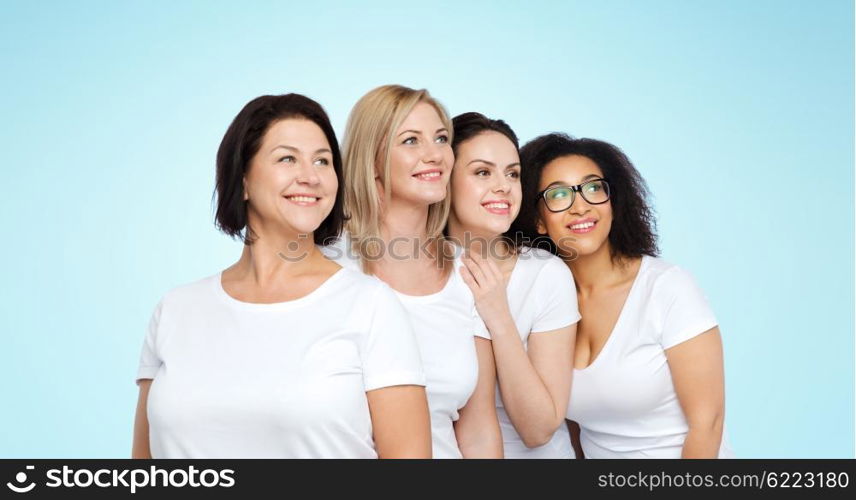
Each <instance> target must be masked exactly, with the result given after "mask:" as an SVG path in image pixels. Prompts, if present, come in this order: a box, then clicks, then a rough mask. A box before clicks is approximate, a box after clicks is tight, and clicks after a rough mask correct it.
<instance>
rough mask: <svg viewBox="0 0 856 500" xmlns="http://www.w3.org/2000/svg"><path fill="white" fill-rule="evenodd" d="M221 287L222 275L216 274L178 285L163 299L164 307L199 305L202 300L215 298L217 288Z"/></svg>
mask: <svg viewBox="0 0 856 500" xmlns="http://www.w3.org/2000/svg"><path fill="white" fill-rule="evenodd" d="M219 286H221V285H220V273H219V272H218V273H215V274H212V275H210V276H206V277H205V278H202V279H198V280H196V281H192V282H190V283H185V284H182V285H178V286H176V287H174V288H172V289H170V290H169V291H167V292H166V293H165V294H163V297H162V298H161V304H163V305H176V304H177V305H184V304H188V303H198V302H199V301H200V300H205V299H207V298H212V297H214V296H215V294H214V292H215V291H216V289H217V288H216V287H219Z"/></svg>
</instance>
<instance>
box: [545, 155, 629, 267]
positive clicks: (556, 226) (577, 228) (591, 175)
mask: <svg viewBox="0 0 856 500" xmlns="http://www.w3.org/2000/svg"><path fill="white" fill-rule="evenodd" d="M600 177H603V172H602V171H601V169H600V167H598V165H597V163H595V162H594V161H592V160H591V159H589V158H587V157H585V156H580V155H570V156H563V157H561V158H556V159H555V160H553V161H551V162H550V163H548V164H547V165H546V166H545V167H544V170H542V171H541V180H540V181H539V183H538V191H539V192H541V191H543V190H544V189H547V188H550V187H553V186H576V185H578V184H582V183H583V182H586V181H588V180H591V179H596V178H600ZM611 227H612V202H611V201H607V202H606V203H602V204H599V205H592V204H590V203H588V202H587V201H586V200H584V199H583V197H582V196H580V194H579V193H576V195H575V196H574V203H573V205H571V207H570V208H568V209H567V210H564V211H562V212H551V211H549V210H547V207H546V205H545V203H544V200H543V199H539V201H538V223H537V225H536V228H537V230H538V233H539V234H546V235H548V236H549V237H550V239H552V240H553V242H554V243H555V244H556V247H557V248H558V249H559V253H560V254H561V255H562V256H563V257H566V258H568V257H573V256H587V255H591V254H593V253H595V252H597V251H598V250H606V251H609V230H610V228H611Z"/></svg>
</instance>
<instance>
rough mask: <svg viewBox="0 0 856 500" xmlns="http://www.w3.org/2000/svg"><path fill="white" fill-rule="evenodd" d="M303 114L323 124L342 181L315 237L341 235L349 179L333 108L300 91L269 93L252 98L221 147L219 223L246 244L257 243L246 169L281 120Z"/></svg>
mask: <svg viewBox="0 0 856 500" xmlns="http://www.w3.org/2000/svg"><path fill="white" fill-rule="evenodd" d="M289 118H300V119H305V120H309V121H311V122H313V123H314V124H316V125H318V127H320V128H321V130H322V131H323V132H324V135H325V136H326V137H327V142H328V143H330V151H331V152H332V156H333V168H334V170H335V172H336V178H337V179H338V180H339V187H338V189H337V190H336V201H335V202H334V204H333V210H332V211H331V212H330V215H328V216H327V218H325V219H324V221H322V222H321V225H320V226H319V227H318V229H316V230H315V233H314V240H315V243H316V244H318V245H325V244H327V243H330V242H331V241H332V240H335V239H336V238H338V237H339V234H340V233H341V232H342V225H343V224H344V221H345V210H344V182H342V179H343V178H342V154H341V153H340V152H339V143H338V141H337V140H336V132H334V131H333V126H332V125H331V124H330V119H329V118H328V117H327V113H326V112H325V111H324V108H322V107H321V105H320V104H318V103H317V102H315V101H313V100H312V99H310V98H308V97H306V96H303V95H300V94H285V95H263V96H261V97H256V98H255V99H253V100H252V101H250V102H248V103H247V105H246V106H244V108H243V109H242V110H241V112H240V113H238V116H236V117H235V119H234V120H233V121H232V124H231V125H229V129H228V130H226V134H225V135H224V136H223V140H222V141H221V142H220V149H218V150H217V181H216V187H215V189H214V196H215V197H216V199H217V210H216V215H215V225H216V226H217V228H218V229H220V230H221V231H223V232H224V233H226V234H228V235H229V236H231V237H233V238H240V239H241V240H243V242H244V244H247V245H249V244H251V243H252V242H253V238H252V237H251V233H252V229H251V228H249V227H248V225H247V223H248V221H247V203H246V201H245V200H244V185H243V179H244V175H245V174H246V173H247V171H248V169H249V166H250V161H251V160H252V159H253V157H254V156H255V155H256V153H258V151H259V147H260V146H261V142H262V138H263V137H264V135H265V133H266V132H267V131H268V129H269V128H270V126H271V125H272V124H273V123H274V122H277V121H280V120H286V119H289Z"/></svg>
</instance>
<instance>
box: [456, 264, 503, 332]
mask: <svg viewBox="0 0 856 500" xmlns="http://www.w3.org/2000/svg"><path fill="white" fill-rule="evenodd" d="M461 261H462V262H463V263H464V267H461V268H460V269H459V271H460V273H461V277H463V279H464V282H465V283H466V284H467V286H469V287H470V290H471V291H472V292H473V297H474V298H475V302H476V310H478V313H479V316H481V318H482V320H483V321H484V322H485V324H486V325H487V326H488V329H490V326H491V323H495V322H496V321H499V320H502V319H505V317H506V316H509V315H510V314H511V312H510V311H509V308H508V294H507V292H506V286H507V284H508V281H507V280H506V278H505V276H504V275H503V274H502V271H500V270H499V267H498V266H497V265H496V263H494V262H493V261H492V260H490V259H486V258H484V257H482V256H480V255H478V252H473V253H470V252H469V251H468V252H466V253H465V254H464V255H463V256H462V257H461Z"/></svg>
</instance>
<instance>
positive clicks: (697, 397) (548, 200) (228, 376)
mask: <svg viewBox="0 0 856 500" xmlns="http://www.w3.org/2000/svg"><path fill="white" fill-rule="evenodd" d="M646 196H647V189H646V186H645V183H644V180H643V179H642V177H641V176H640V175H639V173H638V171H637V170H636V169H635V168H634V166H633V164H632V163H631V162H630V160H629V159H628V158H627V157H626V156H625V155H624V154H623V153H622V152H621V151H620V150H619V149H618V148H616V147H615V146H613V145H611V144H608V143H605V142H602V141H598V140H593V139H577V138H573V137H570V136H568V135H565V134H561V133H550V134H547V135H543V136H540V137H537V138H536V139H533V140H532V141H530V142H529V143H527V144H526V145H524V146H523V147H522V148H520V147H519V144H518V139H517V136H516V135H515V133H514V132H513V130H512V129H511V128H510V127H509V126H508V124H506V123H505V122H504V121H502V120H495V119H490V118H487V117H485V116H483V115H481V114H479V113H475V112H468V113H464V114H461V115H458V116H456V117H455V118H454V119H451V120H450V119H449V115H448V114H447V113H446V111H445V109H444V107H443V106H442V105H441V104H440V103H439V102H438V101H437V100H436V99H434V98H433V97H432V96H431V95H430V94H429V93H428V92H427V91H425V90H414V89H410V88H407V87H403V86H399V85H387V86H382V87H379V88H376V89H374V90H372V91H371V92H369V93H368V94H366V95H365V96H363V97H362V98H361V99H360V100H359V101H358V102H357V104H356V105H355V106H354V108H353V110H352V111H351V114H350V117H349V119H348V123H347V127H346V130H345V136H344V139H343V143H342V150H341V152H340V149H339V143H338V142H337V139H336V135H335V132H334V131H333V127H332V126H331V124H330V120H329V118H328V116H327V114H326V113H325V112H324V110H323V109H322V107H321V106H320V105H319V104H318V103H316V102H315V101H313V100H311V99H309V98H307V97H305V96H302V95H298V94H287V95H280V96H262V97H259V98H256V99H254V100H252V101H251V102H250V103H248V104H247V105H246V106H245V107H244V108H243V109H242V110H241V112H240V113H239V114H238V116H237V117H236V118H235V120H234V121H233V122H232V124H231V126H230V127H229V129H228V130H227V132H226V134H225V136H224V138H223V140H222V143H221V145H220V149H219V151H218V154H217V173H216V198H217V209H216V224H217V226H218V228H219V229H220V230H222V231H223V232H225V233H226V234H228V235H230V236H233V237H237V238H240V239H242V240H243V242H244V246H243V252H242V254H241V257H240V259H239V260H238V261H237V262H236V263H235V264H233V265H232V266H231V267H229V268H227V269H225V270H223V271H222V272H218V273H217V274H214V275H212V276H209V277H206V278H204V279H202V280H199V281H196V282H194V283H191V284H188V285H184V286H180V287H178V288H175V289H173V290H171V291H170V292H168V293H167V294H166V295H164V297H163V298H162V299H161V301H160V302H159V304H158V305H157V306H156V308H155V311H154V313H153V315H152V318H151V321H150V323H149V328H148V332H147V335H146V337H145V341H144V344H143V349H142V354H141V358H140V365H139V369H138V373H137V383H138V385H139V389H140V390H139V399H138V403H137V411H136V418H135V424H134V440H133V449H132V456H134V457H139V458H149V457H154V458H245V457H246V458H351V457H352V458H375V457H379V458H432V457H433V458H503V457H504V458H574V457H576V458H584V457H585V458H644V457H655V458H681V457H683V458H716V457H721V458H722V457H730V456H732V454H731V450H730V447H729V446H728V443H727V439H725V437H724V435H725V431H724V423H723V422H724V375H723V359H722V342H721V338H720V334H719V330H718V327H717V321H716V319H715V317H714V315H713V313H712V312H711V310H710V308H709V306H708V304H707V301H706V299H705V296H704V294H703V293H702V291H701V290H700V289H699V287H698V286H697V285H696V283H695V281H694V280H693V278H692V276H691V275H690V274H689V273H688V272H687V271H685V270H683V269H682V268H680V267H677V266H675V265H672V264H669V263H667V262H665V261H663V260H662V259H660V258H658V257H657V255H658V248H657V242H656V235H655V231H654V222H655V221H654V217H653V213H652V210H651V208H650V206H649V204H648V202H647V200H646Z"/></svg>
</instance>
